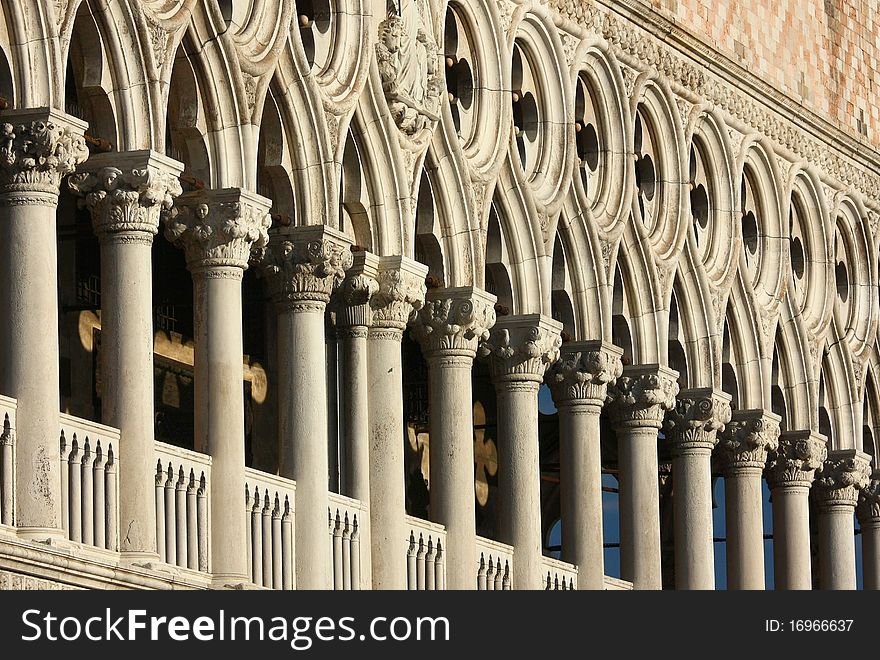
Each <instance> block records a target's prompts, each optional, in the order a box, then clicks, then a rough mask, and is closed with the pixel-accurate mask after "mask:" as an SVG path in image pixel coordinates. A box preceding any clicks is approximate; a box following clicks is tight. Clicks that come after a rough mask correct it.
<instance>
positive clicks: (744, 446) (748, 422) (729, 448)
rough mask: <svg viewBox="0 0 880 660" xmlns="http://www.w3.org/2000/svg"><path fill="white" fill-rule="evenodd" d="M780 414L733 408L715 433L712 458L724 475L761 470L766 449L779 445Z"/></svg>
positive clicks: (765, 458) (765, 459)
mask: <svg viewBox="0 0 880 660" xmlns="http://www.w3.org/2000/svg"><path fill="white" fill-rule="evenodd" d="M781 419H782V418H781V417H779V415H776V414H774V413H771V412H765V411H764V410H735V411H733V413H732V414H731V416H730V422H729V423H727V424H726V425H725V427H724V430H723V431H721V432H719V433H718V446H717V448H716V449H715V459H716V461H717V463H718V466H719V468H720V469H721V471H722V472H723V473H724V474H725V475H731V474H735V473H736V472H738V471H742V470H763V469H764V467H766V463H767V454H768V452H771V451H775V450H776V448H777V447H778V446H779V423H780V421H781Z"/></svg>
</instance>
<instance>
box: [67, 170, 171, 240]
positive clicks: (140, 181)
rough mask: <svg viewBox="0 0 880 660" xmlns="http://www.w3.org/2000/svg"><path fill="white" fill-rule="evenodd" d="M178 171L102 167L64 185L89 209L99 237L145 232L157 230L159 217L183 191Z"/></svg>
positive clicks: (78, 175) (70, 179)
mask: <svg viewBox="0 0 880 660" xmlns="http://www.w3.org/2000/svg"><path fill="white" fill-rule="evenodd" d="M178 174H179V172H174V171H168V170H160V169H158V168H156V167H142V168H126V169H125V170H122V169H120V168H118V167H109V166H107V167H101V168H99V169H98V170H97V171H95V172H82V173H78V174H74V175H73V176H71V177H70V178H69V179H68V180H67V183H68V185H69V186H70V189H71V190H72V191H73V192H75V193H78V194H79V204H80V206H81V207H86V208H88V209H89V211H90V213H91V216H92V226H93V227H94V229H95V233H96V234H98V235H99V236H101V235H103V234H108V233H117V232H146V233H148V234H155V233H156V232H157V231H158V229H159V214H160V211H161V210H162V209H164V210H170V209H171V208H172V207H173V205H174V198H175V197H177V196H178V195H180V193H181V192H182V190H181V187H180V181H179V180H178V178H177V177H178Z"/></svg>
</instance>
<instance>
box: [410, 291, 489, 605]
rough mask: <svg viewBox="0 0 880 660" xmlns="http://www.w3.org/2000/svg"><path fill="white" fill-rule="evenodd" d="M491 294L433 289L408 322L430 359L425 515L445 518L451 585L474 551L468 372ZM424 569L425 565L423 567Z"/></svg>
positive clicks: (469, 579)
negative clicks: (428, 487) (428, 488)
mask: <svg viewBox="0 0 880 660" xmlns="http://www.w3.org/2000/svg"><path fill="white" fill-rule="evenodd" d="M494 305H495V296H492V295H490V294H488V293H485V292H484V291H481V290H479V289H474V288H472V287H461V288H452V289H432V290H430V291H429V292H428V294H427V297H426V300H425V306H424V307H423V308H422V309H421V311H420V312H419V314H418V318H417V319H416V321H414V322H413V325H412V328H413V334H414V335H415V336H416V338H417V339H418V340H419V342H420V343H421V345H422V351H423V352H424V355H425V359H426V360H427V362H428V395H429V398H430V404H429V408H430V411H431V413H430V415H431V418H430V425H431V426H430V428H431V445H430V451H431V519H432V520H434V521H436V522H439V523H441V524H442V525H445V527H446V539H447V541H446V543H447V550H446V552H447V554H448V557H449V560H448V562H447V566H448V573H447V576H446V579H447V585H448V587H449V588H450V589H473V588H474V570H473V563H472V562H473V557H474V555H476V552H477V537H476V531H475V527H476V519H475V516H476V503H475V499H474V441H473V429H474V413H473V394H472V388H471V372H472V370H473V366H474V357H475V356H476V352H477V347H478V344H479V342H480V341H481V340H485V339H488V337H489V329H490V328H491V327H492V326H493V325H494V323H495V308H494ZM429 572H430V571H429Z"/></svg>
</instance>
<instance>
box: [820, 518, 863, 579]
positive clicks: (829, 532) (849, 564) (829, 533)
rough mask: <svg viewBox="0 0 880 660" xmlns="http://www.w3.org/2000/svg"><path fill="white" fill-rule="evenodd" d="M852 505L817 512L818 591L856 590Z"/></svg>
mask: <svg viewBox="0 0 880 660" xmlns="http://www.w3.org/2000/svg"><path fill="white" fill-rule="evenodd" d="M855 504H856V503H855V501H853V502H852V504H851V505H850V504H839V505H836V506H826V507H822V508H821V509H820V511H819V516H818V517H819V588H821V589H823V590H824V589H834V590H854V589H855V588H856V546H855V526H854V524H853V522H854V516H853V514H854V510H855Z"/></svg>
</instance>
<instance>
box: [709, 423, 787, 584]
mask: <svg viewBox="0 0 880 660" xmlns="http://www.w3.org/2000/svg"><path fill="white" fill-rule="evenodd" d="M779 422H780V417H779V415H775V414H773V413H770V412H765V411H763V410H736V411H734V412H733V414H732V415H731V419H730V423H729V424H727V425H726V426H725V428H724V430H723V431H722V432H720V433H719V434H718V435H719V441H718V446H717V448H716V450H715V457H716V460H717V463H718V466H719V468H720V470H721V473H722V474H723V475H724V503H725V509H724V511H725V520H726V522H727V532H726V536H727V588H728V589H763V588H764V586H765V585H764V516H763V503H764V493H763V489H762V486H763V473H764V467H765V465H766V463H767V452H768V451H769V452H772V451H775V450H776V448H777V446H778V444H779Z"/></svg>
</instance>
